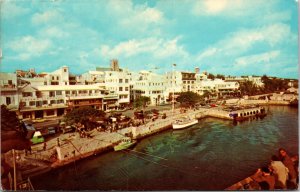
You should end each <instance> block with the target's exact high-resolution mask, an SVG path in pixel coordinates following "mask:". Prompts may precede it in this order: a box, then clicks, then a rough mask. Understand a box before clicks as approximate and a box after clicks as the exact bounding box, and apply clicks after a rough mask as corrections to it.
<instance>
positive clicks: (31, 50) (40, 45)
mask: <svg viewBox="0 0 300 192" xmlns="http://www.w3.org/2000/svg"><path fill="white" fill-rule="evenodd" d="M51 46H52V42H51V41H50V40H48V39H37V38H35V37H32V36H25V37H22V38H18V39H15V40H13V41H12V42H11V43H9V44H8V47H9V48H10V49H11V50H13V51H14V52H17V53H19V55H18V56H17V57H16V59H20V60H27V59H30V58H31V57H35V56H39V55H41V54H43V53H45V52H46V51H48V50H49V49H50V48H51Z"/></svg>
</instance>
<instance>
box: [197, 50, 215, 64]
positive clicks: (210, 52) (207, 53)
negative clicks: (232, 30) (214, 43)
mask: <svg viewBox="0 0 300 192" xmlns="http://www.w3.org/2000/svg"><path fill="white" fill-rule="evenodd" d="M217 51H218V49H217V48H215V47H213V48H208V49H206V50H205V51H204V52H202V53H200V54H199V56H197V57H196V61H200V60H202V59H204V58H205V57H210V56H213V55H214V54H216V53H217Z"/></svg>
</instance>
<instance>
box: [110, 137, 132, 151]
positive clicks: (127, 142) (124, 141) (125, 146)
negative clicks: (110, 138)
mask: <svg viewBox="0 0 300 192" xmlns="http://www.w3.org/2000/svg"><path fill="white" fill-rule="evenodd" d="M136 143H137V141H136V140H132V139H131V138H130V137H126V138H123V139H122V141H121V142H120V143H119V144H118V145H116V146H114V150H115V151H120V150H124V149H128V148H129V147H132V146H134V145H135V144H136Z"/></svg>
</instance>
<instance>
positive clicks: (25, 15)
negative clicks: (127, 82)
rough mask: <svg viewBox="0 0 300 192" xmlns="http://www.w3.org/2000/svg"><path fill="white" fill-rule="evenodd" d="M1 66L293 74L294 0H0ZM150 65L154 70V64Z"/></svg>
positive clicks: (10, 68)
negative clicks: (117, 66) (116, 65)
mask: <svg viewBox="0 0 300 192" xmlns="http://www.w3.org/2000/svg"><path fill="white" fill-rule="evenodd" d="M1 14H2V15H1V47H2V61H1V71H3V72H14V71H15V70H16V69H23V70H27V69H29V68H35V69H36V71H38V72H43V71H46V72H51V71H54V70H56V69H57V68H59V67H60V66H63V65H67V66H69V67H70V70H71V72H73V73H75V74H81V73H83V72H86V71H89V70H95V68H96V67H98V66H108V65H109V62H110V60H111V59H114V58H116V59H118V60H119V63H120V66H121V68H126V69H129V70H132V71H139V70H143V69H149V70H155V71H156V72H158V73H164V72H166V71H170V70H171V67H172V63H176V64H177V66H176V68H177V69H178V70H184V71H194V68H195V67H200V71H208V72H209V73H214V74H217V73H218V74H224V75H237V76H239V75H263V74H267V75H268V76H278V77H286V78H298V43H299V41H298V0H155V1H154V0H88V1H87V0H39V1H38V0H35V1H33V0H32V1H30V0H24V1H22V0H18V1H10V0H2V4H1ZM155 68H156V69H155Z"/></svg>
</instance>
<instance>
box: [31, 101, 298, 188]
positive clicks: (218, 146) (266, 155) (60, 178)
mask: <svg viewBox="0 0 300 192" xmlns="http://www.w3.org/2000/svg"><path fill="white" fill-rule="evenodd" d="M267 112H268V115H267V116H266V117H265V118H264V119H262V120H261V119H254V120H249V121H244V122H241V123H237V124H236V125H234V124H233V122H232V121H224V120H220V119H215V118H206V119H202V120H200V121H199V124H197V125H195V126H192V127H190V128H188V129H183V130H169V131H165V132H162V133H160V134H157V135H154V136H151V137H148V138H145V139H143V140H141V141H140V142H139V143H138V145H136V147H135V148H134V149H133V150H136V151H140V152H142V153H145V154H138V153H134V152H110V153H107V154H103V155H100V156H96V157H94V158H90V159H88V160H83V161H80V162H76V169H75V164H73V165H71V166H68V167H64V168H62V169H58V170H54V171H52V172H51V173H47V174H44V175H42V176H40V177H36V178H33V183H34V186H35V188H36V189H48V190H57V189H65V190H79V189H81V190H83V189H98V190H222V189H224V188H226V187H228V186H229V185H231V184H233V183H235V182H237V181H239V180H241V179H243V178H245V177H247V176H249V175H250V174H252V173H254V172H255V170H256V169H257V168H258V167H260V166H262V165H263V164H266V163H268V161H269V159H270V157H271V155H273V154H274V153H276V152H277V149H278V148H279V147H283V148H286V149H287V150H288V152H290V153H292V154H295V153H297V152H298V109H297V108H289V107H286V106H279V107H270V108H267ZM147 154H149V155H147ZM150 155H151V156H150ZM155 156H158V157H161V158H157V157H155ZM162 158H163V159H162ZM39 178H43V179H42V180H41V179H39ZM67 178H68V179H67ZM69 178H72V179H69ZM49 180H51V183H50V182H47V181H49Z"/></svg>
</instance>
